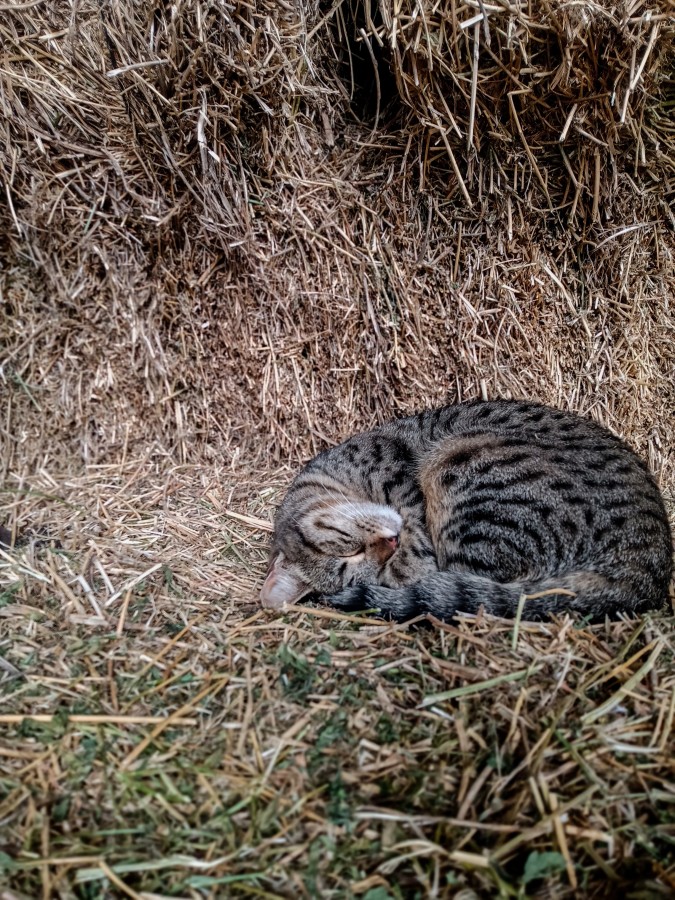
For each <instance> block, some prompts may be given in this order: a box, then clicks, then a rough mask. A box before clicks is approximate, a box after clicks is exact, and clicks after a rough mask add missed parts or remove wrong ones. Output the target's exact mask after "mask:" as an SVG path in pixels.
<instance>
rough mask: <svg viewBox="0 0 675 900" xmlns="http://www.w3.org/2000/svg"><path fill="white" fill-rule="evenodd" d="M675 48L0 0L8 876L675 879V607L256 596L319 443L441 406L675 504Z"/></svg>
mask: <svg viewBox="0 0 675 900" xmlns="http://www.w3.org/2000/svg"><path fill="white" fill-rule="evenodd" d="M674 34H675V8H674V6H673V3H672V2H670V0H654V2H653V3H651V4H649V3H645V2H642V0H631V2H630V3H623V2H622V3H611V4H610V3H604V2H603V3H592V2H567V0H565V2H564V0H549V2H547V3H541V4H532V3H529V2H522V0H510V2H509V3H506V2H502V0H496V2H490V3H488V2H483V0H477V2H473V0H466V2H462V0H455V2H450V0H435V2H431V0H397V2H396V3H393V2H390V0H381V2H379V3H378V4H375V3H372V2H368V0H342V2H339V0H338V2H334V3H328V2H318V0H316V2H315V0H292V2H286V0H284V2H281V0H250V2H239V0H233V2H224V3H223V2H218V3H216V2H211V0H178V2H176V3H174V4H167V5H162V4H159V5H158V4H152V3H149V2H148V3H146V2H138V3H130V2H128V0H115V2H109V3H108V2H106V3H96V2H94V0H80V2H79V3H77V4H72V5H69V4H65V3H48V2H39V0H38V2H30V3H20V4H13V5H11V6H10V5H5V6H4V7H3V10H2V15H1V16H0V39H1V41H2V46H3V54H2V57H1V62H0V104H2V111H3V117H2V119H1V121H0V133H1V134H2V137H3V143H4V147H3V151H2V152H0V175H1V177H2V181H3V188H4V193H5V196H6V199H7V202H6V204H5V206H4V207H2V209H0V217H1V219H0V221H1V223H2V228H3V235H4V238H3V241H2V243H1V244H0V264H1V265H2V275H1V277H0V290H1V295H0V309H2V310H3V312H4V315H3V316H2V317H1V318H0V401H1V405H0V409H1V411H2V419H1V420H0V491H1V493H0V525H4V526H6V527H8V528H10V529H11V530H12V532H14V533H15V534H16V535H18V536H19V537H23V539H24V543H23V544H20V545H19V546H17V547H16V548H15V549H14V550H12V551H6V550H5V549H3V548H2V546H0V691H1V692H2V694H1V697H2V707H1V708H0V725H2V728H3V729H4V732H3V733H4V735H5V737H4V740H3V742H2V745H1V746H0V827H1V828H2V834H3V838H2V844H1V849H0V873H1V877H0V883H2V884H3V885H7V887H6V888H4V887H3V888H2V889H0V897H2V900H5V898H12V900H13V898H31V900H32V898H35V897H41V898H44V900H47V898H64V900H65V898H87V900H90V898H92V900H93V898H102V897H118V896H119V897H122V896H131V897H144V898H150V897H159V896H172V897H190V898H199V897H214V898H215V897H223V896H238V895H250V896H268V897H291V896H293V897H296V896H298V895H300V896H303V897H308V898H313V897H317V896H321V897H324V896H325V897H350V896H356V897H364V898H367V900H386V898H388V897H394V898H408V897H411V898H412V897H426V896H432V897H439V898H440V897H451V896H461V897H463V898H464V900H469V898H471V897H477V896H478V897H495V896H503V897H509V896H513V897H523V898H524V897H528V896H541V897H547V898H548V897H567V896H573V895H574V896H584V897H606V896H614V895H616V894H618V893H619V892H621V893H624V894H626V896H636V897H638V896H640V897H647V896H649V897H659V896H664V897H665V896H669V895H671V894H672V893H673V892H674V891H675V862H674V860H675V853H674V852H673V845H674V841H675V832H674V830H673V829H674V826H673V822H674V821H675V819H674V817H673V813H672V809H673V802H675V775H674V773H673V762H672V757H673V754H672V741H673V738H672V734H673V719H674V716H675V680H674V675H673V672H674V665H673V651H674V649H675V631H674V630H673V621H672V619H671V618H668V617H654V618H649V619H646V620H644V621H640V622H620V623H615V624H612V625H607V626H602V627H600V626H598V627H592V628H589V627H586V626H585V625H584V623H579V622H577V623H572V622H570V621H566V620H565V621H561V622H556V623H552V624H550V625H546V626H543V625H541V626H540V625H536V626H534V625H529V624H528V625H523V624H521V625H519V626H517V627H515V628H514V625H513V623H503V622H500V621H494V620H487V619H483V618H480V619H479V620H477V621H473V620H471V619H466V620H462V621H461V623H460V624H459V625H458V626H457V627H456V628H455V627H450V626H445V625H441V624H439V623H435V624H433V625H432V627H431V628H424V629H421V630H418V629H417V628H416V627H415V626H405V627H401V626H392V625H383V624H381V623H377V622H376V621H373V620H368V619H364V618H363V617H349V616H344V615H341V614H338V613H335V612H333V611H330V610H319V609H314V610H312V609H308V610H306V611H299V610H298V611H291V612H288V613H287V614H285V615H283V616H274V615H272V614H270V613H268V612H265V611H263V610H261V609H259V607H258V604H257V598H256V592H257V589H258V587H259V585H260V579H261V576H262V573H263V570H264V560H265V545H266V537H267V531H268V530H269V522H270V521H271V515H272V512H273V508H274V505H275V503H276V502H277V499H278V496H279V491H280V490H282V489H283V486H284V485H285V484H286V483H287V481H288V478H289V476H290V472H291V471H292V470H293V468H294V467H295V466H297V464H298V463H299V462H300V461H301V460H304V459H306V458H307V456H308V454H311V453H313V452H314V451H315V450H318V449H320V448H321V447H322V446H325V445H326V443H330V442H332V441H336V440H338V439H339V438H340V437H342V436H343V435H345V434H347V433H349V432H352V431H354V430H356V429H357V428H360V427H364V426H367V425H369V424H372V423H373V422H376V421H380V420H382V419H383V418H386V417H390V416H391V415H393V414H395V413H396V412H398V411H408V410H412V409H414V408H418V407H420V406H423V405H427V404H429V403H432V402H438V401H442V400H447V399H450V400H455V399H462V398H466V397H469V396H475V395H477V394H480V393H482V394H484V395H485V396H528V397H533V398H536V399H540V400H544V401H548V402H553V403H557V404H560V405H563V406H566V407H570V408H574V409H577V410H579V411H582V412H586V413H590V414H592V415H593V416H595V417H596V418H598V419H600V420H602V421H603V422H605V423H606V424H608V425H610V426H612V427H613V428H614V429H615V430H617V431H619V432H621V433H622V434H624V435H625V436H626V437H627V438H628V440H629V441H630V442H631V443H633V445H634V446H636V447H637V448H638V449H639V450H640V451H641V452H642V453H643V455H644V456H645V457H646V458H647V459H648V460H649V462H650V464H651V466H652V468H653V469H654V470H655V471H656V472H657V474H658V475H659V477H660V480H661V484H662V486H663V488H664V491H665V494H666V499H667V501H668V502H669V504H670V509H671V510H673V509H674V507H673V485H674V484H675V439H674V437H675V427H674V426H675V416H674V412H673V411H674V410H675V379H674V378H673V372H674V371H675V350H674V349H673V348H674V347H675V343H674V341H675V325H674V322H675V320H674V318H673V309H674V308H675V266H674V258H675V240H674V237H673V235H674V234H675V227H674V226H675V220H674V218H673V212H672V203H673V197H674V196H675V195H674V190H675V181H674V179H675V164H674V162H673V161H674V160H675V129H674V127H673V122H672V111H673V105H674V104H675V91H674V88H675V81H674V80H673V61H674V54H673V36H674ZM374 66H375V67H376V68H375V69H374V68H373V67H374ZM375 71H376V72H377V79H375V78H374V72H375ZM3 891H4V893H3Z"/></svg>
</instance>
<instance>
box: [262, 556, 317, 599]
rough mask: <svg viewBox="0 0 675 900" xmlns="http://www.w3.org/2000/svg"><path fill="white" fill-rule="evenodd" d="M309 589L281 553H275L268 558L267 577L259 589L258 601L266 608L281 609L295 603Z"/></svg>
mask: <svg viewBox="0 0 675 900" xmlns="http://www.w3.org/2000/svg"><path fill="white" fill-rule="evenodd" d="M310 590H311V588H310V586H309V585H308V584H307V583H306V582H304V581H302V579H300V578H299V577H298V576H297V575H296V574H295V573H294V572H293V571H292V570H291V568H290V567H289V566H288V565H287V564H286V561H285V559H284V555H283V553H277V555H276V556H273V557H272V559H270V564H269V566H268V569H267V578H266V579H265V583H264V584H263V586H262V590H261V591H260V602H261V603H262V605H263V606H265V607H267V608H268V609H281V608H282V607H284V606H290V605H291V604H292V603H297V602H298V600H300V599H301V598H302V597H304V596H305V594H308V593H309V592H310Z"/></svg>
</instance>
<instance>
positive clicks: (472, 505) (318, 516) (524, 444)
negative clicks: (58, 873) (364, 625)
mask: <svg viewBox="0 0 675 900" xmlns="http://www.w3.org/2000/svg"><path fill="white" fill-rule="evenodd" d="M671 572H672V540H671V534H670V528H669V524H668V519H667V517H666V512H665V509H664V505H663V501H662V499H661V495H660V493H659V490H658V487H657V486H656V483H655V481H654V479H653V478H652V476H651V475H650V473H649V471H648V469H647V467H646V466H645V464H644V463H643V462H642V461H641V460H640V459H639V458H638V457H637V456H636V455H635V453H633V451H632V450H631V449H630V448H629V447H628V446H627V445H626V444H625V443H623V442H622V441H621V440H620V439H619V438H618V437H616V436H615V435H613V434H612V433H611V432H609V431H607V430H606V429H605V428H602V427H601V426H599V425H597V424H596V423H594V422H592V421H590V420H587V419H583V418H581V417H579V416H576V415H573V414H571V413H568V412H563V411H561V410H554V409H550V408H548V407H545V406H541V405H538V404H534V403H525V402H519V401H503V400H499V401H492V402H485V403H483V402H475V403H465V404H460V405H457V406H446V407H443V408H441V409H436V410H430V411H427V412H423V413H420V414H419V415H418V416H412V417H409V418H405V419H400V420H398V421H394V422H390V423H389V424H387V425H384V426H382V427H380V428H377V429H375V430H374V431H370V432H368V433H366V434H360V435H356V436H355V437H352V438H350V439H349V440H347V441H345V442H344V443H343V444H340V445H339V446H338V447H334V448H332V449H330V450H327V451H325V452H324V453H321V454H320V455H319V456H317V457H316V458H315V459H313V460H312V461H311V462H310V463H309V464H308V465H307V466H306V467H305V468H304V469H303V470H302V471H301V472H300V473H299V475H298V476H297V477H296V479H295V481H294V482H293V483H292V485H291V487H290V488H289V490H288V493H287V495H286V497H285V498H284V500H283V502H282V504H281V506H280V508H279V510H278V513H277V517H276V523H275V532H274V537H273V542H272V548H271V553H270V568H269V573H268V577H267V580H266V582H265V585H264V586H263V590H262V601H263V603H264V604H265V605H267V606H283V605H285V604H287V603H291V602H296V601H297V600H299V599H300V598H302V597H303V596H305V595H307V594H308V593H320V594H323V595H326V596H327V599H328V601H329V602H330V603H331V604H333V605H334V606H336V607H340V608H343V609H363V608H371V607H375V608H379V609H380V610H381V611H382V613H383V614H385V615H387V616H390V617H392V618H396V619H407V618H410V617H412V616H415V615H418V614H420V613H426V612H428V613H432V614H433V615H435V616H438V617H439V618H442V619H446V620H447V619H450V618H452V616H453V615H454V614H455V613H456V612H458V611H464V612H477V611H478V609H479V608H480V607H481V606H484V607H485V609H486V610H487V611H488V612H490V613H493V614H496V615H500V616H505V617H512V616H514V615H515V613H516V609H517V606H518V602H519V599H520V598H521V596H522V595H523V594H525V595H526V597H527V599H526V601H525V603H524V608H523V616H524V617H525V618H527V619H540V618H545V617H547V616H548V615H549V614H551V613H561V612H564V611H566V610H569V611H571V612H576V613H579V614H580V615H583V616H586V617H588V618H589V619H590V620H598V619H601V618H603V617H605V616H610V617H614V616H617V615H618V614H620V613H641V612H643V611H645V610H648V609H656V608H660V607H661V606H662V605H663V604H664V602H665V598H666V594H667V590H668V584H669V581H670V578H671Z"/></svg>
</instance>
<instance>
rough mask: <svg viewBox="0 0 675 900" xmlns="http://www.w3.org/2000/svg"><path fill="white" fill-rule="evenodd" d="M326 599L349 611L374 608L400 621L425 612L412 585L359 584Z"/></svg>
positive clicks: (388, 617) (332, 604) (333, 604)
mask: <svg viewBox="0 0 675 900" xmlns="http://www.w3.org/2000/svg"><path fill="white" fill-rule="evenodd" d="M324 599H325V600H326V602H328V603H330V605H331V606H335V607H337V608H338V609H343V610H345V611H347V612H354V611H357V610H361V609H372V610H377V611H378V612H379V613H380V615H381V616H382V617H383V618H385V619H395V620H396V621H398V622H405V621H406V620H407V619H411V618H413V616H416V615H419V614H420V613H421V612H425V610H424V609H423V608H422V607H421V606H420V605H419V604H418V602H417V597H416V594H415V591H414V589H412V588H410V587H403V588H388V587H382V586H381V585H379V584H378V585H375V584H357V585H356V586H355V587H350V588H345V590H343V591H340V593H338V594H331V595H330V596H328V597H325V598H324Z"/></svg>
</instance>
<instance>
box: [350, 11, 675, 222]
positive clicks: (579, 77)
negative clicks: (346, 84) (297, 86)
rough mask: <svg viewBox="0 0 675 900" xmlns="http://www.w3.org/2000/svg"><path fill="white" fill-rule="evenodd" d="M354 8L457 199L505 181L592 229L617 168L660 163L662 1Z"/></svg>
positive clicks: (667, 137) (666, 51)
mask: <svg viewBox="0 0 675 900" xmlns="http://www.w3.org/2000/svg"><path fill="white" fill-rule="evenodd" d="M361 7H363V8H365V10H366V13H365V16H364V19H365V22H366V23H368V25H369V26H370V27H369V28H366V29H361V35H362V39H363V40H368V39H369V37H370V38H372V39H373V42H376V46H377V45H379V47H380V48H381V50H380V53H381V54H382V55H386V57H387V58H388V59H389V64H390V66H391V69H392V70H393V73H394V76H395V78H396V84H397V87H398V91H399V94H400V96H401V98H402V99H403V100H404V102H405V103H406V104H407V105H408V106H409V107H410V109H412V110H413V111H414V113H415V116H416V119H417V121H418V122H419V124H420V126H421V127H422V128H423V129H424V132H425V134H426V137H427V141H428V143H427V153H426V155H425V163H426V165H427V166H434V165H437V164H438V163H439V160H441V159H443V158H444V157H445V158H447V157H449V160H450V162H451V170H450V173H449V174H450V181H451V183H452V182H454V185H455V190H460V191H461V193H462V195H463V197H464V199H465V201H466V203H467V205H469V206H472V205H473V203H474V202H476V199H477V198H476V194H478V195H479V196H480V195H481V194H485V193H488V194H490V193H492V194H494V193H495V192H500V193H501V192H506V193H510V194H511V195H512V196H513V198H514V201H515V202H516V203H518V202H520V201H521V200H522V199H525V200H526V201H527V203H528V206H529V207H530V209H536V207H538V206H539V207H543V209H542V212H546V213H548V214H550V215H551V218H553V220H554V221H555V220H557V221H558V222H564V223H565V224H566V225H567V226H568V227H571V228H572V229H575V230H576V229H580V228H588V229H591V228H592V225H593V224H595V223H598V222H600V221H601V220H603V221H604V222H606V221H608V220H609V219H611V218H612V217H613V215H612V210H611V209H610V208H608V206H611V203H612V200H613V199H614V198H615V196H616V194H617V191H616V182H617V179H618V178H619V177H620V176H621V175H623V174H624V173H631V174H633V175H636V174H637V173H638V172H640V173H641V174H643V175H644V174H645V170H646V172H647V173H649V174H650V175H651V176H652V177H656V178H658V177H664V176H666V177H667V176H668V175H671V174H672V171H673V158H672V155H671V154H669V153H667V152H665V153H664V152H663V151H664V146H665V147H669V146H670V142H671V140H672V135H671V128H670V126H669V123H668V116H667V109H666V108H664V106H663V105H662V103H661V102H660V101H661V100H662V99H663V95H662V91H663V90H664V82H667V79H668V78H669V76H670V74H671V71H672V61H673V36H674V33H675V32H674V26H675V18H674V17H673V10H672V4H670V3H669V2H667V0H661V2H655V3H638V4H635V3H628V2H621V3H615V2H598V3H570V2H567V0H552V2H547V3H542V4H536V5H533V4H531V3H515V4H511V3H506V2H497V3H482V2H466V3H457V2H456V0H441V2H431V0H404V2H399V0H396V2H394V0H382V2H380V3H379V4H378V7H377V9H378V15H376V17H375V20H374V18H373V14H372V13H371V12H370V11H369V7H370V3H369V2H364V3H363V4H357V5H356V10H355V11H354V14H355V25H357V24H358V22H357V21H356V20H357V19H358V12H360V10H361ZM352 9H353V7H352ZM369 49H371V52H372V48H369ZM446 168H448V167H447V163H446ZM620 193H621V192H619V195H620Z"/></svg>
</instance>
